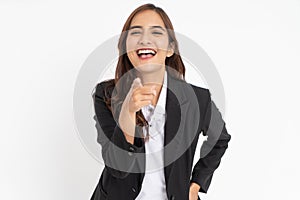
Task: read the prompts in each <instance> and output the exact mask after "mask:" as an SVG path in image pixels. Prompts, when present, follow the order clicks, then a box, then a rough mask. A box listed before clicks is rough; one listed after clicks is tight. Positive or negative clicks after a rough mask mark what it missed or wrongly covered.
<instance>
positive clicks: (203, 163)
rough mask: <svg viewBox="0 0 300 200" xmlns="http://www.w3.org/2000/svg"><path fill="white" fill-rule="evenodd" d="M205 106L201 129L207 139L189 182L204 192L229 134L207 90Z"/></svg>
mask: <svg viewBox="0 0 300 200" xmlns="http://www.w3.org/2000/svg"><path fill="white" fill-rule="evenodd" d="M207 93H208V97H207V99H208V100H207V106H206V111H205V115H204V119H203V125H202V129H201V131H203V135H204V136H206V135H207V140H206V141H204V142H203V144H202V146H201V155H200V159H199V160H198V162H197V163H196V165H195V166H194V169H193V172H192V179H191V183H197V184H198V185H199V186H201V187H200V192H204V193H206V192H207V190H208V188H209V185H210V183H211V180H212V176H213V173H214V171H215V170H216V169H217V168H218V166H219V165H220V162H221V158H222V156H223V155H224V153H225V151H226V149H227V147H228V142H229V141H230V139H231V136H230V135H229V134H228V133H227V130H226V127H225V122H224V121H223V119H222V116H221V113H220V111H219V110H218V108H217V107H216V105H215V103H214V102H213V101H212V100H211V97H210V92H209V90H207Z"/></svg>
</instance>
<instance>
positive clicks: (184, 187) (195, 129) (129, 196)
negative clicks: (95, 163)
mask: <svg viewBox="0 0 300 200" xmlns="http://www.w3.org/2000/svg"><path fill="white" fill-rule="evenodd" d="M167 77H168V81H167V84H168V88H167V97H166V98H167V99H166V123H165V129H164V130H165V140H164V145H165V149H164V162H165V167H164V174H165V182H166V190H167V196H168V199H170V200H174V199H176V200H188V199H189V186H190V182H196V183H198V184H199V185H200V186H201V189H200V192H204V193H206V192H207V190H208V188H209V185H210V183H211V179H212V176H213V173H214V171H215V170H216V169H217V168H218V166H219V164H220V162H221V157H222V156H223V154H224V153H225V151H226V149H227V147H228V142H229V141H230V138H231V136H230V135H229V134H228V133H227V130H226V127H225V122H224V121H223V120H222V116H221V114H220V112H219V110H218V109H217V107H216V106H215V104H214V102H213V101H212V100H211V96H210V92H209V90H208V89H204V88H201V87H196V86H194V85H191V84H188V83H186V82H185V81H183V80H179V79H176V78H175V77H172V76H171V75H170V74H168V76H167ZM106 84H107V83H106V82H101V83H98V84H97V86H96V91H95V93H94V94H93V98H94V106H95V114H96V115H95V117H94V119H95V120H96V128H97V131H98V138H97V141H98V143H100V144H101V147H102V157H103V160H104V162H105V168H104V170H103V171H102V174H101V177H100V180H99V182H98V184H97V186H96V188H95V190H94V193H93V195H92V197H91V199H92V200H105V199H109V200H133V199H135V198H136V197H137V195H138V194H139V192H140V190H141V185H142V182H143V178H144V175H145V174H144V171H143V170H144V169H145V155H144V154H141V153H145V146H144V142H143V140H142V139H141V138H140V137H136V138H135V140H134V144H133V145H132V144H130V143H128V142H127V141H126V139H125V137H124V135H123V132H122V130H121V129H120V128H119V126H118V124H117V123H116V122H115V120H114V118H113V115H112V113H111V111H110V110H109V109H108V108H107V106H106V104H105V102H104V87H105V85H106ZM141 131H142V130H141V129H139V128H136V134H141ZM200 133H203V134H204V135H205V136H206V135H207V136H208V137H207V140H206V141H204V143H203V144H202V146H201V156H200V159H199V160H198V162H197V163H196V165H195V166H194V168H193V158H194V154H195V149H196V145H197V142H198V137H199V134H200ZM120 150H122V151H120ZM149 189H151V188H149ZM199 199H200V198H199Z"/></svg>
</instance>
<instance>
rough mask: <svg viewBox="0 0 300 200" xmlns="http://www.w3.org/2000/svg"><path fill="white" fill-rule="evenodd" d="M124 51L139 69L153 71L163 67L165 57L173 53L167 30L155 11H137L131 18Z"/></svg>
mask: <svg viewBox="0 0 300 200" xmlns="http://www.w3.org/2000/svg"><path fill="white" fill-rule="evenodd" d="M126 51H127V55H128V58H129V60H130V61H131V63H132V65H133V66H134V67H135V68H137V69H138V70H139V71H155V70H159V69H161V68H162V67H165V60H166V57H170V56H172V55H173V49H172V48H171V45H169V39H168V32H167V30H166V27H165V25H164V22H163V20H162V18H161V17H160V16H159V14H157V13H156V12H155V11H152V10H146V11H142V12H140V13H138V14H137V15H136V16H135V17H134V18H133V20H132V22H131V25H130V29H129V31H128V36H127V39H126Z"/></svg>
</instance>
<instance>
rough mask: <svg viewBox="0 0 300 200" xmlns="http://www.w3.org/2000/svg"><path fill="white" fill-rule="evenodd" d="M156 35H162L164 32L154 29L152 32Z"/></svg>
mask: <svg viewBox="0 0 300 200" xmlns="http://www.w3.org/2000/svg"><path fill="white" fill-rule="evenodd" d="M152 33H153V34H154V35H162V32H159V31H154V32H152Z"/></svg>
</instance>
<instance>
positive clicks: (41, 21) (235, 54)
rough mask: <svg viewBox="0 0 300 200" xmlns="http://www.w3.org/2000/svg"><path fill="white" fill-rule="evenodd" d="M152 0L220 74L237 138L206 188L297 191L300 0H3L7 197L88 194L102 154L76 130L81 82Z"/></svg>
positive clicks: (278, 195)
mask: <svg viewBox="0 0 300 200" xmlns="http://www.w3.org/2000/svg"><path fill="white" fill-rule="evenodd" d="M147 2H152V3H155V4H156V5H158V6H160V7H162V8H163V9H164V10H165V11H166V12H167V14H168V15H169V16H170V18H171V20H172V22H173V25H174V28H175V30H176V31H177V32H180V33H184V34H185V35H186V36H188V37H189V38H191V39H193V40H194V41H195V42H197V43H198V44H199V45H200V46H201V47H202V48H203V49H204V50H205V51H206V52H207V54H208V55H209V57H210V58H211V59H212V60H213V62H214V64H215V66H216V68H217V70H218V72H219V74H220V76H221V78H222V81H223V85H224V89H225V95H226V114H225V113H224V119H225V121H226V124H227V129H228V132H229V133H230V134H231V135H232V140H231V142H230V143H229V148H228V150H227V152H226V154H225V156H224V157H223V160H222V163H221V165H220V167H219V168H218V169H217V171H216V172H215V174H214V177H213V181H212V183H211V186H210V188H209V191H208V194H202V195H201V194H200V195H201V197H202V199H204V200H205V199H207V200H213V199H223V200H226V199H236V200H241V199H243V200H250V199H251V200H252V199H273V200H277V199H278V200H279V199H285V200H289V199H291V200H295V199H299V198H300V190H299V188H298V186H299V180H300V172H299V169H300V161H299V155H298V152H299V146H298V144H299V140H300V136H299V135H300V131H299V127H298V125H299V124H300V123H299V122H300V121H299V113H300V106H299V101H300V95H299V84H300V80H299V75H300V73H299V67H300V60H299V53H300V39H299V35H300V1H299V0H285V1H283V0H281V1H278V0H251V1H250V0H228V1H221V0H211V1H189V0H185V1H171V0H162V1H114V0H111V1H99V0H98V1H96V0H85V1H83V0H81V1H78V0H73V1H70V0H60V1H58V0H51V1H50V0H48V1H45V0H43V1H42V0H27V1H21V0H1V1H0V56H1V59H0V67H1V71H0V91H1V98H0V101H1V103H0V113H1V115H0V117H1V119H0V120H1V130H0V134H1V139H0V159H1V163H0V199H3V200H15V199H30V200H35V199H43V200H66V199H72V200H82V199H89V198H90V196H91V194H92V192H93V190H94V188H95V186H96V184H97V182H98V180H99V176H100V173H101V170H102V168H103V165H102V164H101V163H99V162H98V161H97V160H95V159H94V158H93V157H92V156H91V155H90V154H89V153H88V152H87V150H86V148H84V147H83V145H82V142H81V140H80V137H79V135H78V133H77V132H76V124H75V123H74V116H73V105H72V104H73V91H74V84H75V81H76V78H77V75H78V73H79V70H80V68H81V66H82V64H83V63H84V61H85V60H86V58H87V57H88V56H89V54H90V53H91V52H92V51H93V50H94V49H95V48H97V47H98V46H99V45H101V43H102V42H103V41H105V40H107V39H108V38H110V37H111V36H113V35H116V34H119V33H120V32H121V28H122V26H123V24H124V22H125V20H126V18H127V17H128V15H129V14H130V13H131V12H132V11H133V9H135V8H136V7H138V6H139V5H142V4H143V3H147ZM91 120H92V119H91ZM95 131H96V130H95ZM88 134H90V133H88Z"/></svg>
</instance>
